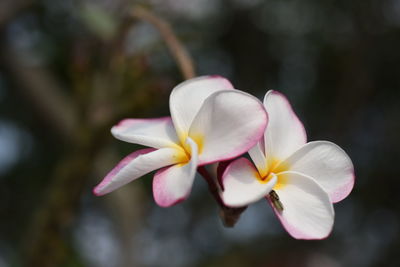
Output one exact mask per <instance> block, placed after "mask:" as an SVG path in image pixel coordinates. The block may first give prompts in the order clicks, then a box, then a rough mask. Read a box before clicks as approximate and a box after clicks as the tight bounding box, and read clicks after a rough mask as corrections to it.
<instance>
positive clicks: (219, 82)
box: [169, 76, 233, 142]
mask: <svg viewBox="0 0 400 267" xmlns="http://www.w3.org/2000/svg"><path fill="white" fill-rule="evenodd" d="M226 89H233V86H232V84H231V83H230V82H229V81H228V80H227V79H225V78H223V77H220V76H202V77H198V78H194V79H190V80H187V81H185V82H183V83H181V84H179V85H178V86H176V87H175V88H174V89H173V90H172V92H171V96H170V99H169V108H170V111H171V116H172V119H173V121H174V125H175V128H176V130H177V133H178V135H179V138H180V140H181V141H182V142H183V141H185V138H186V136H187V133H188V131H189V127H190V125H191V124H192V121H193V119H194V117H195V116H196V114H197V112H198V111H199V109H200V107H201V105H202V104H203V102H204V100H205V99H206V98H207V97H208V96H210V95H211V94H212V93H215V92H217V91H220V90H226Z"/></svg>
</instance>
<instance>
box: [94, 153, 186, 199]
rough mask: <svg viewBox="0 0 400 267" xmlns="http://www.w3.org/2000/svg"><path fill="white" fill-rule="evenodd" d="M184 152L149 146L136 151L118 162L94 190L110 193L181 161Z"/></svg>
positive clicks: (97, 193)
mask: <svg viewBox="0 0 400 267" xmlns="http://www.w3.org/2000/svg"><path fill="white" fill-rule="evenodd" d="M182 153H184V152H182V151H179V150H177V149H173V148H161V149H158V150H155V149H152V148H147V149H141V150H138V151H135V152H133V153H132V154H129V155H128V156H126V157H125V158H124V159H123V160H122V161H121V162H120V163H118V165H117V166H116V167H115V168H114V169H112V170H111V172H109V173H108V174H107V176H106V177H105V178H104V179H103V181H102V182H101V183H100V184H99V185H98V186H96V187H95V189H94V190H93V192H94V194H95V195H98V196H101V195H105V194H108V193H110V192H111V191H114V190H115V189H117V188H119V187H121V186H123V185H125V184H127V183H129V182H131V181H133V180H135V179H137V178H139V177H141V176H143V175H145V174H146V173H149V172H151V171H154V170H156V169H159V168H162V167H165V166H168V165H171V164H174V163H176V162H179V161H181V160H182Z"/></svg>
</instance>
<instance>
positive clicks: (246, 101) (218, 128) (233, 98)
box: [189, 90, 267, 165]
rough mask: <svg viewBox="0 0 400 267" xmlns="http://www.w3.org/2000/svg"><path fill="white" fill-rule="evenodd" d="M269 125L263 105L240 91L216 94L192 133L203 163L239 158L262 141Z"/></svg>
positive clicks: (208, 100) (210, 97)
mask: <svg viewBox="0 0 400 267" xmlns="http://www.w3.org/2000/svg"><path fill="white" fill-rule="evenodd" d="M266 124H267V114H266V112H265V109H264V107H263V105H262V104H261V102H260V101H259V100H258V99H257V98H255V97H253V96H251V95H249V94H247V93H244V92H241V91H239V90H225V91H220V92H217V93H214V94H212V95H211V96H209V97H208V98H207V100H206V101H205V102H204V104H203V106H202V107H201V109H200V111H199V113H198V114H197V116H196V118H195V119H194V120H193V124H192V125H191V127H190V130H189V136H190V137H191V138H192V139H193V140H194V141H195V142H196V143H197V145H198V146H199V153H200V155H199V164H200V165H204V164H208V163H211V162H215V161H222V160H227V159H231V158H234V157H237V156H239V155H241V154H243V153H245V152H247V151H248V150H249V149H250V148H251V147H253V146H254V145H255V144H256V143H257V141H258V140H260V139H261V138H262V136H263V133H264V131H265V126H266Z"/></svg>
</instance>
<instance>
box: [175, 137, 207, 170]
mask: <svg viewBox="0 0 400 267" xmlns="http://www.w3.org/2000/svg"><path fill="white" fill-rule="evenodd" d="M180 136H185V139H184V140H183V139H181V143H180V149H179V150H178V153H177V157H178V161H179V162H180V163H179V164H182V165H185V164H187V163H188V162H189V161H190V159H191V157H192V149H191V147H190V145H189V144H188V143H187V142H186V138H187V137H188V135H187V134H183V133H181V134H180ZM189 137H190V138H191V139H192V140H193V141H194V142H195V143H196V145H197V149H198V154H201V152H202V151H203V140H204V136H203V135H201V134H191V135H190V136H189Z"/></svg>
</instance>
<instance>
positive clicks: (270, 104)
mask: <svg viewBox="0 0 400 267" xmlns="http://www.w3.org/2000/svg"><path fill="white" fill-rule="evenodd" d="M264 106H265V108H266V110H267V113H268V118H269V121H268V127H267V130H266V132H265V149H266V155H267V158H268V159H274V160H283V159H285V158H287V157H288V156H289V155H291V154H292V153H293V152H295V151H296V150H297V149H298V148H299V147H301V146H302V145H304V144H305V143H306V142H307V136H306V132H305V130H304V126H303V124H302V123H301V121H300V120H299V118H298V117H297V116H296V114H295V113H294V111H293V109H292V107H291V105H290V103H289V101H288V100H287V98H286V97H285V96H284V95H282V94H281V93H279V92H276V91H272V90H270V91H268V92H267V94H266V95H265V98H264Z"/></svg>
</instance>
